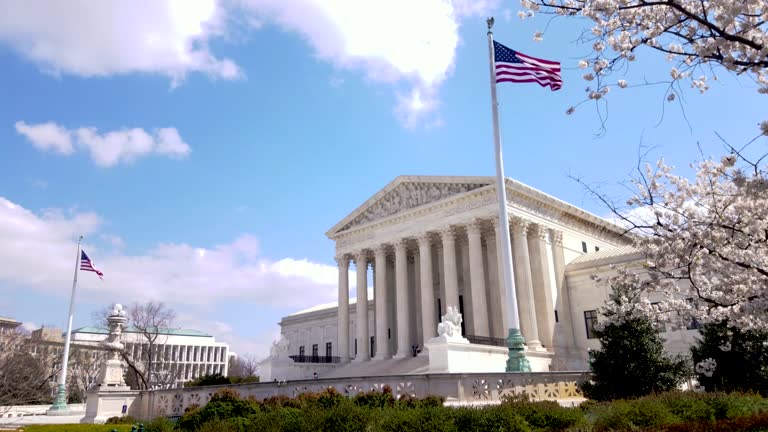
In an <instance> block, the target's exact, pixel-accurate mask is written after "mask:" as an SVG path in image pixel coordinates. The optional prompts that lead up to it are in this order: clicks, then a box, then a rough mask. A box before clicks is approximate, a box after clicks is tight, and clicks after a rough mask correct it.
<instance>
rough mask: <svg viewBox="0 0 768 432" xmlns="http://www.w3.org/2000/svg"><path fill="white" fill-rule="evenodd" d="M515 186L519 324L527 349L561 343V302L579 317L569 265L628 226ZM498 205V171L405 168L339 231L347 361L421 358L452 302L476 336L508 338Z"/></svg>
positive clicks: (334, 232)
mask: <svg viewBox="0 0 768 432" xmlns="http://www.w3.org/2000/svg"><path fill="white" fill-rule="evenodd" d="M506 187H507V196H508V203H507V205H508V209H509V213H510V233H511V242H512V258H513V267H514V282H515V285H516V293H517V303H518V310H519V314H520V321H521V323H520V326H521V332H522V334H523V337H524V339H525V342H526V345H527V349H528V350H530V351H539V352H547V351H549V352H551V351H552V350H553V341H554V340H555V337H554V336H555V332H556V323H557V322H558V321H559V316H558V310H557V309H556V308H559V309H560V311H559V312H560V314H563V313H564V314H565V315H567V316H570V313H569V312H564V311H563V309H568V308H569V307H570V305H568V304H566V303H565V302H567V301H568V300H567V296H564V295H563V293H562V290H563V287H562V283H560V282H559V281H562V279H563V273H564V263H565V262H567V261H569V260H570V259H573V258H575V257H576V256H579V255H581V254H582V253H584V251H579V248H580V246H582V245H586V244H587V242H589V244H591V245H594V246H593V247H595V248H598V247H600V246H605V247H612V246H620V245H623V244H626V242H627V240H626V239H624V238H622V237H620V229H619V228H618V227H616V226H614V225H612V224H609V223H607V222H606V221H604V220H603V219H600V218H597V217H595V216H593V215H591V214H589V213H586V212H584V211H583V210H580V209H578V208H576V207H573V206H570V205H568V204H566V203H564V202H562V201H559V200H556V199H554V198H552V197H550V196H548V195H545V194H543V193H541V192H539V191H537V190H535V189H532V188H530V187H528V186H525V185H523V184H521V183H518V182H515V181H513V180H509V179H508V180H507V185H506ZM496 213H497V206H496V194H495V186H494V181H493V178H491V177H431V176H416V177H405V176H401V177H398V178H397V179H395V180H394V181H393V182H392V183H390V184H389V185H388V186H386V187H385V188H384V189H382V191H380V192H379V193H377V194H376V195H374V196H373V197H372V198H371V199H369V200H368V201H367V202H366V203H364V204H363V205H362V206H360V207H359V208H358V209H356V210H355V211H354V212H353V213H351V214H350V215H349V216H347V217H346V218H345V219H343V220H342V221H341V222H339V223H338V224H337V225H336V226H335V227H333V228H332V229H331V230H329V231H328V233H326V234H327V235H328V237H329V238H331V239H332V240H334V241H335V242H336V261H337V263H338V268H339V299H338V300H339V302H338V305H339V307H338V311H339V313H338V343H337V344H336V347H337V348H336V350H335V352H336V353H337V355H338V356H339V357H340V358H341V361H342V362H344V361H349V360H354V361H355V362H367V361H371V360H374V361H375V360H377V359H387V358H391V357H394V358H403V357H407V356H412V353H413V348H414V347H415V346H418V347H420V348H422V349H423V347H425V345H426V342H427V341H429V339H430V338H432V337H434V336H436V328H437V323H438V322H439V317H440V316H441V315H443V314H445V313H446V310H447V308H448V307H449V306H452V307H456V308H458V309H459V310H460V312H461V313H462V315H463V317H464V321H463V328H462V334H463V335H464V337H466V338H467V339H469V340H470V342H472V343H481V344H499V343H500V342H501V341H502V340H503V339H504V338H506V336H507V319H506V315H507V312H506V311H505V310H504V308H505V306H504V305H505V304H506V303H505V293H504V291H503V287H502V284H501V283H500V281H501V280H502V275H501V274H500V271H501V266H500V265H499V259H500V258H499V255H500V254H499V251H500V250H499V245H500V244H501V242H499V234H498V233H499V232H500V231H501V230H500V227H499V225H498V218H496V217H495V215H496ZM564 241H565V243H564ZM581 249H583V248H581ZM350 265H354V267H355V274H356V288H357V289H356V291H357V293H358V294H357V302H356V311H355V318H354V326H350V321H349V320H350V318H349V314H348V313H345V311H348V310H349V289H348V275H349V270H350ZM369 270H370V271H372V278H371V280H372V281H373V298H372V299H368V298H367V293H368V291H367V287H368V280H369V277H368V276H369V273H368V272H369ZM369 301H370V303H372V305H370V306H372V307H370V308H369V307H368V306H369ZM369 310H370V311H371V312H372V313H373V317H368V314H369ZM369 321H371V322H373V323H374V325H373V326H372V327H373V328H369ZM572 338H573V337H572V336H571V339H572ZM558 340H563V338H558ZM565 343H570V342H568V341H567V338H566V342H565Z"/></svg>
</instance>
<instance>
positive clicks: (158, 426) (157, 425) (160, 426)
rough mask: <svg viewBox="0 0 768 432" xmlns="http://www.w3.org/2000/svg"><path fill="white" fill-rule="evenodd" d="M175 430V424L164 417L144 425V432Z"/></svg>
mask: <svg viewBox="0 0 768 432" xmlns="http://www.w3.org/2000/svg"><path fill="white" fill-rule="evenodd" d="M173 429H174V426H173V423H171V421H170V420H168V419H167V418H164V417H161V418H156V419H154V420H152V421H149V422H147V423H144V432H172V431H173Z"/></svg>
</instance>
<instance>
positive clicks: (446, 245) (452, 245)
mask: <svg viewBox="0 0 768 432" xmlns="http://www.w3.org/2000/svg"><path fill="white" fill-rule="evenodd" d="M440 238H441V239H442V241H443V280H444V281H445V299H444V302H443V304H444V305H445V306H444V308H445V310H446V312H447V311H448V306H453V307H455V308H457V309H458V307H459V276H458V273H457V270H456V238H455V237H454V233H453V229H451V228H450V227H449V228H445V229H443V230H441V231H440Z"/></svg>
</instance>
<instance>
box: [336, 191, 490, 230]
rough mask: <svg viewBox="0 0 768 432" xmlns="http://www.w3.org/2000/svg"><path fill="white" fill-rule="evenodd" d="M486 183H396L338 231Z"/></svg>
mask: <svg viewBox="0 0 768 432" xmlns="http://www.w3.org/2000/svg"><path fill="white" fill-rule="evenodd" d="M484 186H488V184H483V183H427V182H423V183H417V182H408V183H401V184H399V185H397V186H396V187H395V188H394V189H392V190H391V191H389V192H387V193H386V194H385V195H384V196H383V197H381V199H379V200H378V201H376V202H375V203H373V204H371V206H370V207H368V208H366V209H365V210H364V211H363V212H362V213H360V214H359V215H357V216H356V217H355V218H354V219H352V220H351V221H350V222H349V223H347V224H346V225H344V226H343V227H342V228H341V230H340V231H344V230H347V229H349V228H351V227H353V226H356V225H362V224H365V223H368V222H373V221H375V220H378V219H383V218H385V217H387V216H391V215H393V214H396V213H400V212H402V211H405V210H409V209H412V208H414V207H418V206H422V205H424V204H428V203H431V202H433V201H437V200H441V199H443V198H447V197H449V196H452V195H458V194H461V193H464V192H469V191H472V190H475V189H478V188H481V187H484Z"/></svg>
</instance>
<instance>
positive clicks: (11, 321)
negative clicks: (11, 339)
mask: <svg viewBox="0 0 768 432" xmlns="http://www.w3.org/2000/svg"><path fill="white" fill-rule="evenodd" d="M0 324H3V325H12V326H15V327H18V326H20V325H21V321H16V320H15V319H13V318H7V317H2V316H0Z"/></svg>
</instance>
